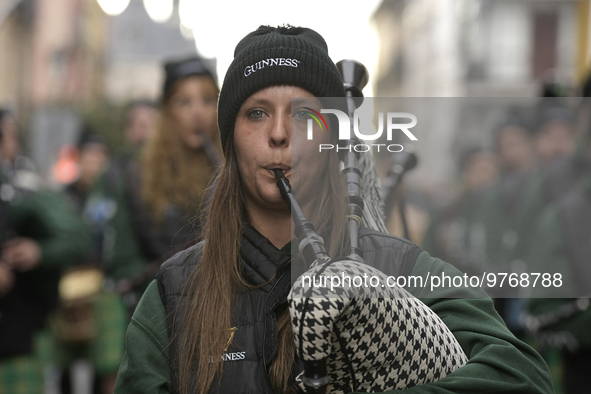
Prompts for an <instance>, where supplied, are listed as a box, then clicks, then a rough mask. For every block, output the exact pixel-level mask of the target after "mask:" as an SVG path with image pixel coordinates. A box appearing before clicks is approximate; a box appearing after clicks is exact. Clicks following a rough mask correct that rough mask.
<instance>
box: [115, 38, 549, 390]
mask: <svg viewBox="0 0 591 394" xmlns="http://www.w3.org/2000/svg"><path fill="white" fill-rule="evenodd" d="M344 96H345V91H344V88H343V80H342V78H341V76H340V75H339V73H338V70H337V68H336V66H335V64H334V63H333V62H332V61H331V59H330V58H329V56H328V50H327V47H326V43H325V42H324V39H323V38H322V37H321V36H320V35H319V34H318V33H316V32H315V31H313V30H310V29H306V28H300V27H280V28H272V27H268V26H261V27H260V28H259V29H257V30H256V31H254V32H252V33H250V34H249V35H247V36H246V37H245V38H244V39H242V41H240V43H239V44H238V46H237V47H236V50H235V52H234V61H233V63H232V65H231V66H230V68H229V70H228V72H227V74H226V77H225V80H224V83H223V86H222V90H221V93H220V98H219V105H218V124H219V130H220V136H221V141H222V147H223V151H224V156H225V163H224V165H223V168H222V170H221V171H220V173H219V175H218V176H217V178H216V180H215V190H214V191H213V196H212V198H211V204H210V207H209V212H208V216H207V221H206V226H205V230H204V231H205V233H204V239H205V241H204V242H202V243H200V244H198V245H196V246H194V247H191V248H189V249H187V250H185V251H183V252H181V253H178V254H177V255H175V256H174V257H173V258H171V259H170V260H169V261H168V262H166V263H165V264H164V265H163V266H162V267H161V269H160V272H159V274H158V275H157V278H156V280H154V281H153V282H152V284H151V285H150V286H149V287H148V289H147V291H146V293H145V294H144V296H143V298H142V300H141V301H140V304H139V305H138V308H137V310H136V312H135V314H134V316H133V318H132V322H131V324H130V326H129V328H128V331H127V352H126V355H125V357H124V360H123V362H122V364H121V367H120V370H119V376H118V380H117V386H116V392H119V393H168V392H173V393H209V392H212V393H282V392H285V391H289V390H296V389H295V388H294V387H293V383H294V381H296V379H299V377H298V375H300V373H301V371H302V368H303V367H302V362H301V361H300V359H299V358H298V357H297V349H294V344H293V343H294V342H293V335H294V332H293V330H292V320H291V319H290V314H289V312H290V311H289V307H288V302H287V296H288V293H289V291H290V287H291V285H292V283H291V280H290V265H291V262H292V258H291V247H290V245H291V241H292V217H291V213H290V208H289V206H288V205H286V203H285V201H284V200H283V198H282V195H281V193H280V190H279V189H278V186H277V179H276V175H275V173H276V172H278V173H282V174H283V175H284V176H285V177H287V179H288V180H289V181H291V183H292V184H293V188H294V190H295V191H296V194H297V196H298V201H299V204H300V206H301V207H302V210H303V213H304V214H305V216H306V217H307V218H308V219H309V220H310V222H312V223H313V224H314V226H315V228H316V231H317V233H318V234H319V235H320V236H321V237H322V238H323V239H324V244H325V246H326V250H327V251H328V253H329V255H330V256H342V255H345V254H347V247H348V242H349V241H348V230H347V229H348V227H347V225H346V219H345V217H346V216H347V198H346V195H347V191H346V186H345V181H344V180H343V176H342V174H341V172H340V164H339V158H338V155H337V153H336V152H334V151H332V152H331V153H328V154H323V155H319V154H318V150H317V149H316V150H306V149H292V146H293V145H294V144H295V140H296V139H298V136H296V135H295V131H294V134H292V127H293V126H292V122H294V121H295V122H301V121H304V120H307V119H308V117H307V115H306V113H305V111H303V110H302V108H310V107H309V106H308V104H305V106H304V104H302V106H298V105H295V106H294V108H292V98H293V97H299V98H302V99H303V100H306V101H303V102H304V103H310V102H312V103H315V102H316V101H314V100H315V99H314V98H315V97H318V98H322V97H344ZM294 103H296V104H297V100H295V101H294ZM312 109H314V108H312ZM317 109H318V108H316V109H315V110H317ZM294 124H295V123H294ZM298 131H300V130H298ZM303 132H304V133H305V129H304V131H303ZM299 137H301V135H300V136H299ZM300 139H302V138H300ZM336 139H337V136H336V135H334V133H329V132H327V131H326V130H324V133H322V130H321V129H320V127H319V126H314V138H313V140H312V141H309V142H310V143H312V142H313V143H314V144H315V146H316V147H318V145H317V144H318V143H329V142H336ZM277 176H278V177H279V175H277ZM358 244H359V248H360V250H361V251H362V253H363V255H364V259H365V263H367V264H370V265H371V264H373V265H384V264H387V265H389V272H390V273H391V274H395V275H415V276H421V277H425V276H427V275H438V274H440V273H441V272H443V271H444V270H445V272H446V273H447V274H449V273H450V272H456V273H457V272H458V271H455V269H454V268H453V267H451V266H450V265H448V264H446V263H444V262H442V261H441V260H438V259H435V258H433V257H431V256H429V255H428V254H427V253H426V252H423V251H421V250H420V249H419V248H417V247H416V246H415V245H413V244H412V243H411V242H409V241H406V240H403V239H400V238H397V237H394V236H390V235H387V234H383V233H380V232H378V231H375V230H370V229H367V228H361V229H360V230H359V239H358ZM458 274H459V273H458ZM409 291H410V292H411V293H412V295H413V296H415V297H417V298H418V299H421V301H422V302H423V303H424V304H423V303H421V305H426V306H424V308H425V310H428V311H429V313H433V315H434V316H435V315H436V317H437V319H440V320H438V321H439V322H440V324H441V325H442V326H445V327H444V328H445V330H449V332H450V333H451V334H450V336H451V339H452V340H453V341H457V343H458V344H459V346H461V350H460V351H463V353H465V357H466V360H467V362H466V363H465V365H463V366H461V367H459V368H457V369H455V370H454V371H453V372H451V373H449V374H447V376H445V377H443V378H441V379H439V380H436V381H432V382H430V383H426V384H415V385H412V384H409V385H407V386H406V387H408V390H407V391H408V392H409V393H485V392H486V393H491V392H499V393H500V392H502V393H519V394H525V393H550V392H552V385H551V382H550V378H549V374H548V370H547V367H546V365H545V364H544V362H543V361H542V359H541V358H540V356H539V355H538V354H537V353H535V352H534V351H533V350H532V349H531V348H529V347H528V346H527V345H525V344H524V343H522V342H520V341H519V340H517V339H516V338H515V337H514V336H513V335H512V334H511V333H510V332H509V330H508V329H507V328H506V327H505V325H504V323H503V322H502V320H501V319H500V317H499V316H498V314H497V313H496V312H495V311H494V308H493V304H492V301H491V300H490V299H488V298H486V297H485V296H484V295H483V293H482V292H481V291H480V290H478V289H463V290H462V291H463V295H464V298H451V297H454V296H456V297H457V295H454V294H452V293H451V291H452V290H450V293H449V294H445V293H443V296H444V297H439V298H426V297H428V296H430V294H429V293H428V292H427V289H421V288H414V289H409ZM401 312H402V313H401V320H402V319H403V317H402V316H403V315H404V312H405V311H401ZM358 329H360V330H361V331H363V330H367V331H369V330H372V328H371V327H367V328H366V327H358ZM435 345H437V344H435ZM422 348H423V349H425V346H422ZM428 350H429V349H427V351H428ZM376 358H379V357H376ZM413 373H414V371H412V369H411V370H406V374H407V375H409V376H412V375H413ZM345 391H355V386H354V385H352V386H351V389H348V390H345ZM361 391H362V390H361ZM389 392H392V393H393V392H397V391H396V390H391V391H389Z"/></svg>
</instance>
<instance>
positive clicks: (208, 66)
mask: <svg viewBox="0 0 591 394" xmlns="http://www.w3.org/2000/svg"><path fill="white" fill-rule="evenodd" d="M215 69H216V59H201V58H200V57H191V58H188V59H184V60H179V61H169V62H166V63H165V64H164V71H165V72H166V78H165V80H164V86H163V88H162V97H167V96H168V94H169V93H170V90H171V89H172V87H173V85H174V84H175V83H176V82H177V81H178V80H180V79H183V78H185V77H189V76H191V75H207V76H209V77H210V78H211V79H213V81H214V82H215V84H216V86H217V83H218V76H217V73H216V71H215Z"/></svg>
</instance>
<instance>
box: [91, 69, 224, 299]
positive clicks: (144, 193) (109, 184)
mask: <svg viewBox="0 0 591 394" xmlns="http://www.w3.org/2000/svg"><path fill="white" fill-rule="evenodd" d="M165 72H166V78H165V82H164V86H163V92H162V103H161V108H160V115H159V117H158V120H157V122H156V127H155V129H154V130H153V132H152V133H151V136H150V138H149V139H148V141H147V142H146V143H145V145H144V147H143V150H142V151H141V152H140V153H139V154H138V156H137V157H136V159H135V160H133V161H132V162H131V163H130V164H129V165H127V166H126V167H125V170H124V171H123V172H121V171H119V172H117V173H109V171H107V173H106V174H105V177H103V179H102V180H101V182H100V184H99V187H98V188H97V190H95V193H94V196H91V201H90V203H91V206H90V208H92V199H93V198H94V201H95V202H97V204H95V205H96V206H97V207H100V202H101V201H102V202H104V201H105V199H107V200H109V201H111V202H112V203H114V204H115V205H116V209H114V210H113V212H114V214H113V215H114V216H113V217H112V218H110V219H109V220H108V225H107V226H105V228H106V233H105V237H106V240H107V241H108V242H105V244H104V249H103V253H104V255H103V263H104V266H105V269H106V271H107V273H108V275H109V276H110V277H111V278H112V279H114V280H115V281H116V282H118V284H119V286H118V289H119V291H121V292H123V293H125V294H126V298H127V299H128V302H129V303H130V304H131V306H132V307H133V305H134V304H135V302H136V301H134V299H135V300H137V296H135V295H134V294H136V293H137V292H138V291H139V293H141V291H142V290H143V288H144V287H145V284H146V282H147V281H149V280H150V279H151V278H152V277H153V275H154V273H155V272H156V270H157V267H158V265H159V264H160V263H162V262H163V261H164V260H166V259H167V258H168V257H170V256H171V255H172V254H174V252H176V251H179V250H181V249H182V248H184V247H187V246H190V245H192V244H193V243H195V234H196V233H197V232H198V230H199V223H195V222H194V219H195V218H197V217H199V212H200V209H201V207H202V206H203V204H202V203H203V200H204V198H205V195H206V194H205V189H206V187H207V185H208V184H209V182H210V181H211V179H212V178H213V175H214V173H215V171H216V168H217V167H218V166H219V165H220V163H221V159H220V158H221V154H220V153H219V152H220V148H219V137H218V133H217V125H216V117H215V116H216V115H215V114H216V108H217V96H218V91H219V90H218V87H217V79H216V73H215V68H214V65H213V62H211V61H209V60H204V59H200V58H190V59H186V60H182V61H178V62H169V63H167V64H166V65H165ZM90 210H91V211H92V209H90ZM97 211H99V209H97ZM151 263H152V264H151ZM134 289H135V290H136V292H134V291H133V290H134Z"/></svg>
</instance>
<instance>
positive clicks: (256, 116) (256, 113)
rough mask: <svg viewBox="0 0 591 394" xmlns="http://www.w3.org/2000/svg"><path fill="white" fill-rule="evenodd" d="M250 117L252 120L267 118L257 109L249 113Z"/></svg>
mask: <svg viewBox="0 0 591 394" xmlns="http://www.w3.org/2000/svg"><path fill="white" fill-rule="evenodd" d="M248 117H249V118H251V119H262V118H264V117H265V113H264V112H263V111H261V110H260V109H255V110H252V111H250V112H249V113H248Z"/></svg>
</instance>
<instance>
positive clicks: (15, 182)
mask: <svg viewBox="0 0 591 394" xmlns="http://www.w3.org/2000/svg"><path fill="white" fill-rule="evenodd" d="M7 118H8V119H9V120H10V122H7ZM17 153H18V137H17V128H16V124H15V123H14V122H13V120H12V118H11V115H10V114H9V113H7V112H6V111H0V162H1V163H2V168H1V170H0V176H1V177H0V179H1V181H2V182H1V186H0V190H1V193H0V194H1V198H0V209H1V211H2V212H1V213H0V222H1V223H0V224H1V226H0V227H1V228H2V231H1V233H0V250H1V255H0V392H2V393H16V392H19V393H39V392H42V391H43V387H44V386H43V379H44V375H43V374H44V371H43V369H42V368H43V362H44V361H43V359H42V357H43V356H46V355H43V354H41V353H40V349H39V347H38V346H39V342H38V340H37V339H38V338H39V334H40V333H42V331H43V329H44V327H45V320H46V318H47V315H48V313H49V312H50V311H51V310H52V309H53V308H54V307H56V306H57V301H58V281H59V278H60V275H61V272H62V271H63V270H64V269H65V268H67V267H69V266H73V265H76V264H79V262H80V261H81V260H82V259H84V258H85V256H86V253H87V251H88V247H89V237H88V233H87V232H86V231H85V227H84V225H83V223H82V221H81V220H80V219H79V218H78V217H77V215H76V214H75V213H74V211H73V209H72V208H71V207H70V206H68V204H67V202H66V199H65V197H64V196H63V195H61V194H59V193H56V192H53V191H49V190H40V191H37V190H34V186H36V185H35V183H34V182H32V181H34V180H35V179H36V176H35V175H34V174H33V173H31V172H29V171H28V170H27V169H22V168H20V163H22V162H23V161H24V158H21V157H17Z"/></svg>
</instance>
